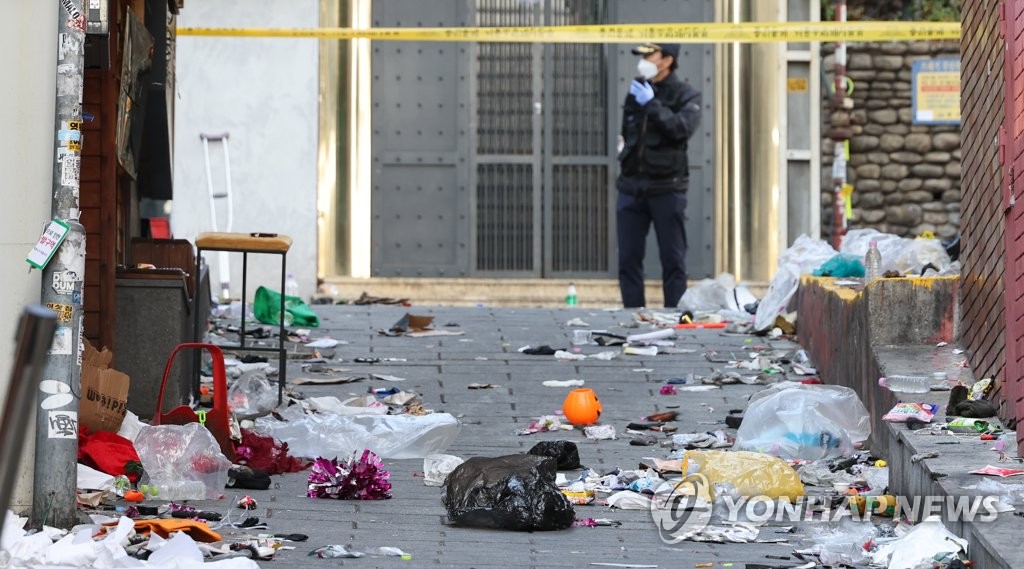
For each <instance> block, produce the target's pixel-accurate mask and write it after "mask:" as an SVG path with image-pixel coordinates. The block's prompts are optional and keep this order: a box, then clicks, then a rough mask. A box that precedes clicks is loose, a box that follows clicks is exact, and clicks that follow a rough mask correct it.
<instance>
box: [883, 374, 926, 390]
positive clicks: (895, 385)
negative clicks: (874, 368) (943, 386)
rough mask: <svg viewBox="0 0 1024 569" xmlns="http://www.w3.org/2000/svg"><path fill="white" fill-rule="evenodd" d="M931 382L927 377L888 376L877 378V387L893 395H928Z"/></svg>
mask: <svg viewBox="0 0 1024 569" xmlns="http://www.w3.org/2000/svg"><path fill="white" fill-rule="evenodd" d="M933 381H934V380H933V379H932V378H931V377H930V376H927V375H890V376H888V377H880V378H878V385H881V386H882V387H885V388H886V389H888V390H889V391H892V392H894V393H928V391H929V390H931V388H932V382H933Z"/></svg>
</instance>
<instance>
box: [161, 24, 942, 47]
mask: <svg viewBox="0 0 1024 569" xmlns="http://www.w3.org/2000/svg"><path fill="white" fill-rule="evenodd" d="M178 35H179V36H206V37H250V38H255V37H260V38H317V39H339V40H347V39H360V38H367V39H371V40H391V41H446V42H451V41H476V42H528V43H637V42H648V41H650V42H664V43H731V42H741V43H765V42H807V41H824V42H838V41H845V42H864V41H904V40H910V41H914V40H955V39H959V38H960V23H959V22H843V23H839V22H779V23H761V22H759V23H752V22H743V23H690V24H608V25H592V26H536V27H509V28H370V29H353V28H178Z"/></svg>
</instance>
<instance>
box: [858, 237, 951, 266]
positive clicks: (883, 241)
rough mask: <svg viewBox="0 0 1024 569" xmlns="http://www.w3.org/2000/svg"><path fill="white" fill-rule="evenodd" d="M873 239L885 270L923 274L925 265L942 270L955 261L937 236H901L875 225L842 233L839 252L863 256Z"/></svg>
mask: <svg viewBox="0 0 1024 569" xmlns="http://www.w3.org/2000/svg"><path fill="white" fill-rule="evenodd" d="M870 241H874V242H875V243H876V244H877V245H878V252H879V253H881V255H882V270H883V271H896V272H898V273H900V274H901V275H907V274H913V275H920V274H921V270H922V269H923V268H924V266H925V265H927V264H928V263H931V264H932V265H934V266H935V267H936V268H937V269H938V272H939V273H942V272H943V271H945V270H946V269H948V268H949V266H950V265H951V264H952V263H951V262H950V259H949V254H948V253H946V248H945V247H943V246H942V243H941V242H940V241H939V240H938V239H923V238H912V237H900V236H898V235H892V234H891V233H881V232H879V231H877V230H875V229H854V230H851V231H850V232H848V233H847V234H846V236H844V237H843V244H842V246H841V247H840V252H842V253H849V254H851V255H857V256H859V257H863V256H864V254H865V253H867V251H868V243H869V242H870ZM929 274H932V275H934V273H929Z"/></svg>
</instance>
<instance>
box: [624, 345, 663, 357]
mask: <svg viewBox="0 0 1024 569" xmlns="http://www.w3.org/2000/svg"><path fill="white" fill-rule="evenodd" d="M622 353H624V354H627V355H631V356H656V355H658V346H646V347H643V348H639V347H636V346H626V347H625V348H623V350H622Z"/></svg>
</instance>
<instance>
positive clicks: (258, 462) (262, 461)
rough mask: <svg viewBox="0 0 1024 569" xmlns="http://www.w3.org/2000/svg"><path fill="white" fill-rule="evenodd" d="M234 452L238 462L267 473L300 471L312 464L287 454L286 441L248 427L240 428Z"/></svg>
mask: <svg viewBox="0 0 1024 569" xmlns="http://www.w3.org/2000/svg"><path fill="white" fill-rule="evenodd" d="M236 454H237V455H238V462H239V464H244V465H246V466H248V467H249V468H252V469H254V470H262V471H264V472H266V473H267V474H284V473H286V472H300V471H302V470H305V469H306V468H308V467H309V465H310V464H312V463H310V462H304V461H302V460H299V459H297V458H295V457H293V456H291V455H289V454H288V443H283V442H279V441H277V440H275V439H274V437H269V436H266V435H260V434H258V433H254V432H252V431H250V430H248V429H242V443H241V444H240V445H238V448H237V449H236Z"/></svg>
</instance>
